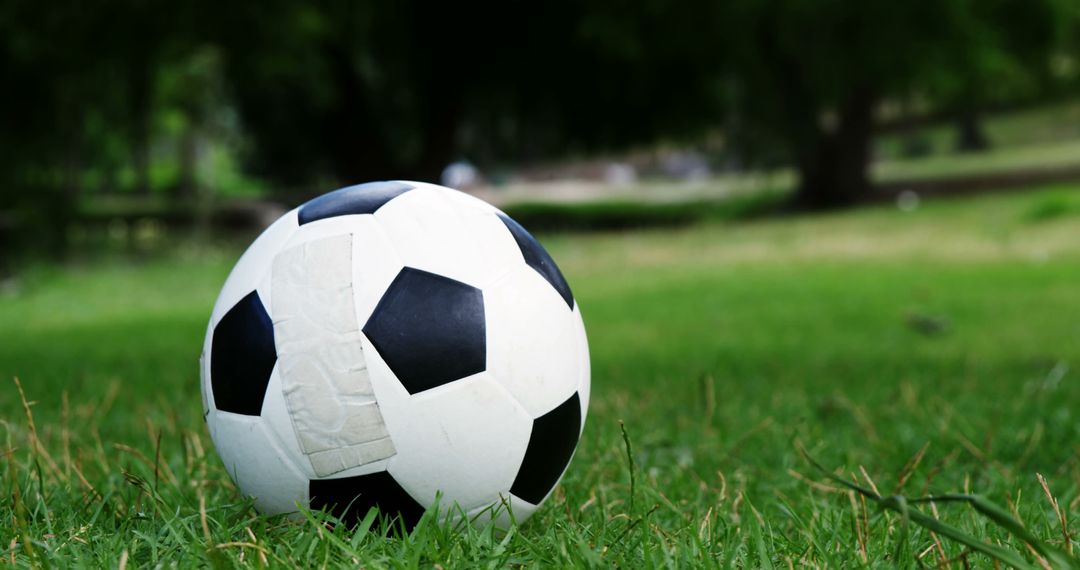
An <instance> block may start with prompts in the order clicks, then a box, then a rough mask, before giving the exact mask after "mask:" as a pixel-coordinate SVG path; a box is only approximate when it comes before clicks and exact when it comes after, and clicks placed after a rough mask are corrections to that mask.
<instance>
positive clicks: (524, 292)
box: [484, 264, 581, 417]
mask: <svg viewBox="0 0 1080 570" xmlns="http://www.w3.org/2000/svg"><path fill="white" fill-rule="evenodd" d="M484 302H485V308H486V311H487V336H488V352H487V361H488V371H489V372H491V374H492V375H493V376H494V377H495V378H496V379H497V380H498V381H499V382H500V383H501V384H502V385H503V386H506V388H507V389H508V390H509V391H510V392H511V393H512V394H514V397H516V398H517V400H518V401H519V402H521V405H522V406H524V407H525V409H526V410H528V411H529V414H531V415H532V416H533V417H539V416H541V415H543V414H545V413H547V412H549V411H551V410H552V409H553V408H555V406H558V405H559V404H561V403H563V402H564V401H566V399H567V398H569V397H570V396H571V395H572V394H573V393H574V391H575V390H577V389H578V385H579V383H580V378H581V370H580V368H581V365H580V360H579V353H578V343H579V342H580V341H579V339H578V338H577V335H576V334H575V329H576V327H577V324H576V323H575V322H574V321H575V320H577V318H578V317H577V315H575V314H574V313H572V312H571V311H570V309H569V308H568V307H567V306H566V303H565V302H564V301H563V299H562V297H560V296H559V294H558V293H557V292H556V291H555V289H553V288H552V287H551V284H550V283H548V282H547V281H545V280H544V278H543V277H541V276H540V274H539V273H537V272H536V271H534V270H533V269H532V268H531V267H529V266H527V265H525V264H522V265H521V266H520V267H518V269H516V270H514V271H512V272H511V273H509V274H508V275H506V276H505V277H503V278H502V279H499V281H498V282H497V283H495V284H494V285H492V286H491V287H488V288H487V289H486V290H485V291H484Z"/></svg>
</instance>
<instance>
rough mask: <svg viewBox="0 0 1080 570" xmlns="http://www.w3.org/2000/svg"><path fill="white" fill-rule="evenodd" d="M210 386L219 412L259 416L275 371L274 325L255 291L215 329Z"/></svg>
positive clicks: (227, 314)
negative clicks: (271, 375) (272, 372)
mask: <svg viewBox="0 0 1080 570" xmlns="http://www.w3.org/2000/svg"><path fill="white" fill-rule="evenodd" d="M213 334H214V338H213V341H212V343H211V347H210V385H211V388H212V390H213V393H214V406H215V407H216V408H217V409H218V410H222V411H225V412H232V413H234V414H243V415H248V416H257V415H259V410H260V409H262V402H263V396H264V395H265V394H266V384H267V382H269V381H270V372H271V371H272V370H273V369H274V362H275V361H276V360H277V355H276V353H275V348H274V326H273V323H271V322H270V316H269V315H267V314H266V309H265V308H264V307H263V304H262V301H261V300H260V299H259V294H258V293H256V292H255V291H252V292H251V293H248V295H247V296H246V297H244V298H243V299H240V301H239V302H238V303H237V304H236V305H234V306H233V307H232V308H231V309H229V311H228V312H227V313H225V316H223V317H222V318H221V321H220V322H218V324H217V327H215V328H214V333H213Z"/></svg>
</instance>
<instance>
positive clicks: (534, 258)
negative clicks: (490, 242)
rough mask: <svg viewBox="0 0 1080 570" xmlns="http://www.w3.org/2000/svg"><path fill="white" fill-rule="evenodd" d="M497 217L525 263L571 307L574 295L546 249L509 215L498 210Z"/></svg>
mask: <svg viewBox="0 0 1080 570" xmlns="http://www.w3.org/2000/svg"><path fill="white" fill-rule="evenodd" d="M499 219H500V220H502V222H503V224H505V225H506V229H508V230H510V235H512V236H514V241H516V242H517V245H518V249H520V250H521V255H522V256H524V257H525V263H527V264H529V267H532V268H533V269H535V270H536V272H537V273H539V274H540V275H541V276H542V277H543V278H544V279H546V280H547V282H548V283H551V286H552V287H554V288H555V290H556V291H558V292H559V295H560V296H562V298H563V300H564V301H566V304H567V305H569V306H570V308H571V309H573V308H574V295H573V294H572V293H570V285H569V284H567V283H566V279H565V278H564V277H563V274H562V271H559V266H558V265H555V260H554V259H551V256H550V255H548V252H547V250H545V249H544V248H543V246H541V245H540V242H538V241H536V238H534V237H532V234H530V233H529V232H528V231H527V230H526V229H525V228H523V227H522V226H521V224H519V223H517V222H515V221H514V219H513V218H511V217H510V216H507V215H506V214H503V213H501V212H500V213H499Z"/></svg>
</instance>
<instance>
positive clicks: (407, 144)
mask: <svg viewBox="0 0 1080 570" xmlns="http://www.w3.org/2000/svg"><path fill="white" fill-rule="evenodd" d="M1078 28H1080V8H1078V6H1077V4H1076V2H1075V1H1073V0H1029V1H1024V2H1019V1H1015V0H980V1H974V0H918V1H912V2H892V1H885V0H868V1H859V2H856V1H847V0H823V1H820V2H812V3H808V2H802V1H796V0H737V1H731V2H714V1H684V2H667V1H663V0H645V1H640V2H632V3H626V2H613V1H607V0H601V1H596V2H567V1H564V0H555V1H551V2H543V3H540V4H530V5H524V4H519V3H514V2H475V3H467V4H466V5H461V4H445V3H443V4H436V5H429V4H428V3H418V2H412V1H401V2H390V3H382V2H349V1H326V2H314V3H293V2H283V1H269V2H238V3H229V4H228V5H219V4H218V3H205V2H200V1H198V0H196V1H193V2H170V3H157V2H143V1H140V0H96V1H92V2H61V3H59V4H58V3H41V2H33V1H28V0H7V1H6V2H4V3H3V5H2V6H0V78H2V84H3V89H2V92H0V102H2V106H3V108H4V112H3V114H2V118H0V121H2V122H0V149H2V152H0V266H2V271H3V272H4V275H7V276H11V275H12V274H13V273H14V272H15V271H16V268H17V267H19V266H20V264H21V263H24V262H26V261H28V260H29V261H31V262H32V261H34V260H40V259H42V258H48V259H67V260H71V259H75V258H78V257H79V256H86V255H95V254H97V253H100V252H102V251H114V252H116V251H120V252H127V253H136V254H147V253H150V254H152V253H154V252H157V251H160V250H161V249H162V248H167V247H169V246H172V245H175V243H176V240H199V239H207V238H210V237H213V236H221V235H228V234H230V233H231V234H233V235H235V234H236V232H240V235H242V236H244V237H245V238H248V237H251V235H253V233H254V232H255V231H257V230H258V229H260V228H261V227H263V226H265V225H266V224H267V223H268V222H269V221H270V220H272V219H273V218H274V217H275V216H277V215H278V214H280V213H281V212H282V211H283V209H284V208H290V207H293V206H295V205H296V204H298V203H300V202H302V201H303V200H305V199H307V198H309V197H311V196H313V195H317V194H320V193H323V192H326V191H328V190H331V189H333V188H336V187H338V186H342V185H347V184H353V183H358V182H363V181H368V180H381V179H390V178H408V179H417V180H425V181H440V180H441V181H442V182H444V183H446V184H449V185H452V186H455V187H458V188H461V189H463V190H467V191H471V192H474V193H477V194H479V195H481V196H483V197H485V198H487V199H489V200H491V201H494V202H496V203H498V204H499V205H501V206H504V207H506V208H507V209H508V210H510V211H511V212H512V213H513V212H516V213H517V214H518V215H519V216H522V217H523V218H524V219H523V221H524V222H525V223H526V225H530V226H531V227H534V228H541V229H545V228H551V229H596V228H599V229H611V228H624V227H632V226H641V225H652V224H669V225H670V224H681V223H686V222H692V221H695V220H698V219H700V218H702V217H709V216H732V215H734V216H743V215H750V214H767V213H770V212H777V211H791V210H822V209H832V208H842V207H848V206H853V205H857V204H863V203H869V202H875V201H883V200H895V199H897V197H898V196H900V200H901V202H902V203H903V204H907V205H908V206H909V207H913V206H915V205H917V203H918V200H919V198H920V197H926V196H928V195H939V194H945V193H949V194H953V193H969V192H977V191H984V190H997V189H1004V188H1019V187H1025V186H1030V185H1031V184H1035V183H1043V182H1048V181H1061V180H1076V179H1080V98H1078V97H1080V61H1078V54H1080V40H1078V32H1077V30H1078Z"/></svg>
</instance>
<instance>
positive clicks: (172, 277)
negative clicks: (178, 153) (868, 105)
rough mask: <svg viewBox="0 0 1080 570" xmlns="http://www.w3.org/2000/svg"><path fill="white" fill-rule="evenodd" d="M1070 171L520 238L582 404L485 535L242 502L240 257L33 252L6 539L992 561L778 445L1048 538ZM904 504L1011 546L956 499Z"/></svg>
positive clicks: (25, 285)
mask: <svg viewBox="0 0 1080 570" xmlns="http://www.w3.org/2000/svg"><path fill="white" fill-rule="evenodd" d="M1075 192H1076V191H1075V190H1074V189H1071V188H1068V187H1054V188H1047V189H1039V190H1035V191H1031V192H1027V193H1022V194H1014V195H1007V196H986V197H980V198H977V199H973V200H968V201H942V202H934V201H930V202H927V203H924V204H923V206H922V207H921V208H919V209H918V210H916V211H914V212H900V211H897V210H895V209H894V208H889V207H880V208H873V209H866V210H861V211H854V212H847V213H842V214H836V215H828V216H816V217H793V218H788V219H764V220H757V221H750V222H740V223H729V222H718V221H715V220H714V221H707V222H703V223H699V224H696V225H693V226H691V227H685V228H679V229H666V230H661V229H652V230H646V231H635V232H607V233H591V234H587V235H583V234H574V233H569V234H557V235H548V236H542V239H543V241H544V243H545V244H546V245H547V246H548V247H549V249H550V250H551V252H552V254H553V255H554V257H555V258H556V259H557V260H559V262H560V264H561V265H562V267H563V269H564V271H565V273H566V275H567V278H568V280H569V281H570V284H571V286H572V287H573V288H574V292H575V295H576V297H577V299H578V301H579V303H580V305H581V307H582V309H583V313H584V316H585V320H586V326H587V327H588V331H589V335H590V342H591V348H592V356H593V404H592V407H591V409H590V415H589V419H588V424H587V426H586V430H585V434H584V436H583V439H582V442H581V445H580V448H579V451H578V454H577V456H576V458H575V460H574V461H573V463H572V465H571V467H570V470H569V472H568V474H567V476H566V478H565V479H564V482H563V484H562V485H561V486H560V488H559V489H558V490H557V491H556V493H555V495H554V496H553V497H552V498H551V499H550V500H549V501H548V503H547V504H546V505H545V506H544V508H543V509H542V510H541V511H540V512H539V513H538V514H537V515H536V516H535V517H534V518H533V519H531V520H530V521H529V522H527V523H526V524H525V525H523V526H522V527H520V528H518V529H515V530H513V531H512V532H511V533H510V534H508V535H502V534H499V533H497V532H494V531H493V529H490V528H480V529H473V528H466V529H454V528H449V527H446V526H442V525H438V524H435V521H434V519H425V521H424V522H422V523H421V526H420V528H419V529H418V530H417V531H416V532H414V533H413V535H411V536H409V537H396V538H395V537H390V538H385V537H384V536H383V535H382V534H381V533H378V532H349V531H347V530H346V529H344V528H342V527H340V526H339V527H336V528H329V527H327V526H326V525H324V524H323V522H322V520H321V518H320V515H311V516H310V517H309V518H307V519H306V520H305V521H303V522H299V523H294V522H288V521H284V520H281V519H275V518H265V517H260V516H259V515H257V514H256V513H255V512H254V511H253V510H252V509H250V507H249V503H248V502H247V500H245V499H244V498H243V497H241V496H239V495H238V494H237V492H236V490H235V489H234V488H233V486H232V485H231V483H230V482H229V480H228V477H227V475H226V474H225V471H224V469H223V468H222V465H221V464H220V462H219V461H218V460H217V458H216V456H214V454H213V451H212V445H211V443H210V441H209V438H208V437H207V435H206V433H205V429H204V427H203V425H202V419H201V414H200V402H199V395H198V372H197V358H198V351H199V349H200V346H201V340H202V336H203V333H204V332H205V323H206V319H207V316H208V314H209V310H210V305H211V303H212V302H213V299H214V297H215V296H216V294H217V290H218V288H219V287H220V285H221V283H222V282H223V280H224V278H225V275H226V273H227V272H228V270H229V268H230V266H231V264H232V261H233V259H234V258H235V255H236V254H237V253H238V252H236V251H231V250H224V251H218V252H214V251H201V252H199V253H198V255H195V254H190V253H189V254H187V255H181V254H178V255H176V256H174V257H171V258H169V259H167V260H162V261H153V262H148V263H145V264H142V265H132V264H128V263H109V264H103V265H100V266H96V267H90V268H82V269H55V268H41V269H38V270H36V271H34V272H31V273H30V274H29V275H28V276H27V277H25V278H24V279H23V280H22V281H21V282H19V283H18V284H16V285H13V286H9V287H8V288H7V289H6V290H5V291H6V292H5V293H3V296H2V297H0V380H2V382H3V385H2V387H0V418H3V423H2V424H0V430H2V434H0V452H2V453H3V456H4V458H5V463H6V465H5V466H4V470H5V471H6V473H5V475H4V479H3V482H2V483H0V486H2V487H3V489H4V494H5V498H7V497H11V498H12V499H11V500H5V501H4V502H2V503H0V517H2V518H3V520H5V521H14V524H10V525H5V526H3V527H2V528H4V530H5V532H4V534H3V536H2V537H0V538H3V544H0V548H7V549H8V550H7V551H6V552H4V553H3V556H4V557H5V558H8V559H11V558H14V559H15V560H16V561H17V562H18V563H19V564H23V565H29V564H33V563H35V562H36V563H39V564H46V563H47V564H63V563H70V564H82V565H87V566H102V565H115V564H117V562H118V561H119V560H121V559H126V560H127V561H128V564H131V565H147V566H150V565H154V564H157V563H161V562H168V561H176V562H178V563H179V564H180V565H184V566H188V565H190V566H205V565H206V564H208V563H210V564H215V565H218V566H221V567H229V566H233V565H238V564H239V565H259V564H260V563H262V561H264V560H265V561H266V563H268V564H278V565H295V566H311V565H319V564H328V565H341V564H356V563H357V562H360V563H363V564H365V565H368V566H388V567H409V566H417V565H422V566H429V565H432V564H440V565H442V566H444V567H459V566H478V565H492V566H502V565H539V566H568V565H577V566H608V565H619V566H623V567H640V566H643V565H667V566H683V567H685V566H691V565H692V566H704V567H728V566H738V567H755V568H758V567H769V566H781V567H786V566H788V565H789V564H790V565H793V566H801V565H807V564H812V565H819V566H864V565H865V566H885V567H894V566H910V565H914V564H916V563H917V562H916V561H917V560H918V561H921V563H922V564H925V565H930V566H934V565H938V564H939V563H947V564H953V565H955V566H958V567H959V566H961V565H962V564H963V561H965V560H968V559H970V560H968V561H969V562H970V563H972V564H975V565H978V566H988V565H990V562H989V560H988V559H986V558H984V557H982V555H979V554H972V553H969V552H968V550H967V549H966V548H965V547H963V546H961V545H958V544H956V543H953V542H950V541H948V540H945V539H943V538H941V537H938V536H935V535H933V534H931V533H929V532H927V531H924V530H920V529H918V528H914V527H911V528H908V529H907V532H904V531H903V529H904V527H903V520H902V518H901V517H900V516H898V515H895V514H888V513H883V512H880V511H878V510H877V509H875V508H874V507H873V505H872V504H871V505H867V504H866V503H865V502H864V501H862V500H861V499H860V498H859V497H858V496H856V495H855V494H853V493H851V492H849V491H848V490H847V489H844V488H842V487H841V486H839V485H837V484H835V483H834V482H831V481H828V480H826V479H824V478H822V477H820V476H819V475H818V474H817V473H815V472H814V471H813V470H812V469H809V468H808V467H807V465H806V463H805V462H804V461H803V460H802V459H801V457H800V454H799V451H798V449H799V446H802V447H805V448H806V449H807V450H808V451H809V452H810V453H811V454H813V455H814V456H815V457H816V458H817V459H818V460H819V461H820V462H822V463H823V464H825V465H826V466H829V467H830V468H831V467H836V468H837V471H836V473H838V474H839V475H840V476H842V477H843V478H844V479H846V480H851V481H852V482H856V483H858V484H859V485H861V486H864V487H872V488H875V489H878V490H880V492H881V493H882V494H885V495H888V494H892V493H904V494H908V495H924V494H928V493H945V492H978V493H981V494H983V495H985V496H987V497H989V498H990V499H991V500H993V501H994V502H996V503H998V504H1001V505H1005V507H1006V508H1007V509H1009V510H1010V511H1011V512H1013V513H1014V514H1015V515H1016V516H1018V518H1019V519H1020V520H1022V521H1023V522H1024V523H1025V525H1026V526H1027V527H1028V528H1029V529H1030V530H1031V532H1032V533H1033V534H1035V535H1036V536H1037V537H1038V538H1039V539H1041V540H1044V541H1047V542H1048V543H1050V544H1053V545H1056V546H1058V547H1060V548H1061V549H1062V550H1069V549H1070V548H1071V544H1070V543H1066V542H1065V541H1064V539H1063V536H1065V535H1066V533H1065V532H1063V529H1062V525H1061V523H1060V522H1059V520H1058V518H1057V516H1056V515H1055V514H1054V512H1053V509H1052V507H1051V503H1050V502H1049V501H1048V500H1047V498H1046V497H1045V494H1044V492H1043V490H1042V488H1041V486H1040V485H1039V483H1038V480H1037V478H1036V474H1037V473H1038V474H1042V475H1044V476H1045V477H1046V480H1047V486H1048V488H1049V489H1050V491H1051V493H1052V495H1053V496H1054V497H1056V499H1057V501H1058V502H1059V503H1060V504H1061V505H1062V506H1064V507H1067V509H1066V511H1068V510H1070V509H1072V510H1075V506H1076V505H1077V504H1078V503H1080V447H1078V446H1077V442H1078V441H1080V422H1078V421H1077V411H1076V410H1080V390H1078V389H1077V387H1076V382H1077V367H1078V366H1080V224H1078V223H1077V217H1076V216H1074V215H1072V214H1071V213H1069V212H1071V211H1072V210H1071V206H1068V207H1065V208H1062V207H1059V206H1053V205H1054V204H1060V203H1063V202H1064V203H1067V204H1072V200H1073V197H1074V196H1075V195H1076V194H1075ZM1047 204H1050V205H1051V206H1047ZM1046 212H1051V213H1049V214H1047V213H1046ZM14 375H18V376H19V377H20V378H21V382H22V386H23V389H24V390H25V392H26V397H27V398H28V400H30V404H31V405H30V410H31V411H32V413H33V415H34V420H35V427H36V431H34V430H31V428H30V425H29V424H28V422H27V419H26V413H25V411H24V409H23V404H22V403H21V400H20V397H19V393H18V391H17V390H16V389H15V385H14V384H13V383H12V382H11V376H14ZM620 420H621V421H622V422H623V425H624V426H625V434H626V438H627V439H625V440H624V436H623V432H622V430H621V429H620ZM35 434H36V435H35ZM628 443H629V444H630V445H629V447H630V448H631V449H632V459H633V461H632V463H631V462H630V461H628V459H629V458H628V456H627V448H628V445H627V444H628ZM631 465H633V470H632V471H631ZM631 475H633V477H631ZM631 481H633V484H631ZM913 508H915V507H913ZM918 508H920V509H921V511H922V512H924V513H927V514H928V515H930V516H935V517H940V518H941V519H942V520H943V521H945V522H947V523H949V524H951V525H955V526H957V527H959V528H961V529H962V530H964V531H965V532H967V533H970V534H971V535H973V536H976V537H978V538H979V539H980V540H983V541H988V542H990V543H993V544H996V545H1000V546H1002V547H1004V548H1009V549H1011V550H1014V551H1016V552H1018V553H1019V556H1022V557H1024V558H1025V559H1027V560H1034V557H1033V556H1032V555H1031V553H1030V552H1028V551H1027V550H1026V549H1025V548H1024V547H1023V546H1022V545H1021V544H1020V543H1019V542H1017V541H1016V540H1015V538H1013V537H1012V536H1011V535H1009V534H1008V533H1007V532H1005V531H1004V530H1002V529H1001V528H999V527H997V526H995V525H992V524H989V523H988V522H987V521H986V519H984V518H982V517H980V516H978V514H977V513H973V512H972V511H969V510H961V509H958V508H955V507H949V506H947V505H941V506H937V507H931V506H928V505H921V506H918ZM369 523H371V524H375V523H374V521H369ZM1068 536H1070V537H1071V535H1068ZM1070 540H1071V539H1070Z"/></svg>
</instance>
